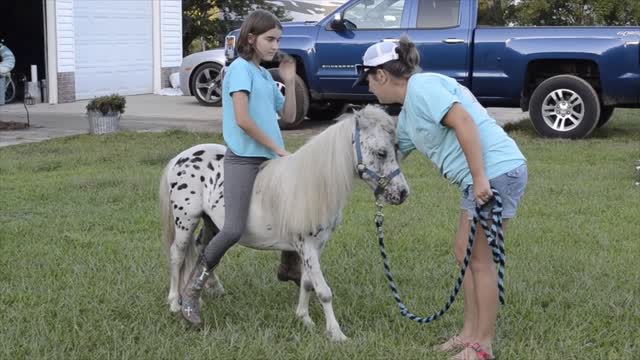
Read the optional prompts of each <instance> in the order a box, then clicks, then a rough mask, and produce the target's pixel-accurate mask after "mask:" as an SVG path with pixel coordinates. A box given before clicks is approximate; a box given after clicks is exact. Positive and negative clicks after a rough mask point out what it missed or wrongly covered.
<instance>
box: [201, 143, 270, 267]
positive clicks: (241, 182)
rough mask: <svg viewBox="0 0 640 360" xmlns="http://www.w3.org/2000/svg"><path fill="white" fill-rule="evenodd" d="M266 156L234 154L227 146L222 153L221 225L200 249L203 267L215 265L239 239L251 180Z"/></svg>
mask: <svg viewBox="0 0 640 360" xmlns="http://www.w3.org/2000/svg"><path fill="white" fill-rule="evenodd" d="M266 160H268V159H267V158H263V157H246V156H238V155H236V154H234V153H233V152H231V150H229V149H227V152H226V154H225V155H224V204H225V205H224V206H225V214H224V226H223V227H222V230H220V232H219V233H218V234H217V235H216V236H214V237H213V239H212V240H211V241H210V242H209V244H208V245H207V247H206V248H205V249H204V257H205V260H206V262H207V268H209V269H211V268H213V267H214V266H216V265H218V263H219V262H220V259H221V258H222V256H223V255H224V254H225V253H226V252H227V250H229V248H230V247H232V246H233V245H235V244H236V243H237V242H238V240H240V237H241V236H242V233H243V232H244V229H245V227H246V226H247V218H248V217H249V205H250V203H251V193H252V192H253V182H254V181H255V179H256V175H257V174H258V170H259V169H260V165H261V164H262V163H263V162H265V161H266Z"/></svg>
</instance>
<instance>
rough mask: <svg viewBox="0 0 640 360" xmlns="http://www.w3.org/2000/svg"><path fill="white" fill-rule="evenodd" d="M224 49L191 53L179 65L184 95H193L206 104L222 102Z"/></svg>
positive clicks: (212, 104)
mask: <svg viewBox="0 0 640 360" xmlns="http://www.w3.org/2000/svg"><path fill="white" fill-rule="evenodd" d="M225 61H226V59H225V57H224V49H222V48H220V49H213V50H207V51H202V52H198V53H195V54H191V55H189V56H187V57H185V58H184V59H182V65H180V89H181V90H182V93H183V94H184V95H186V96H195V97H196V99H198V102H200V104H202V105H206V106H220V105H221V104H222V97H221V94H222V69H223V68H224V65H225Z"/></svg>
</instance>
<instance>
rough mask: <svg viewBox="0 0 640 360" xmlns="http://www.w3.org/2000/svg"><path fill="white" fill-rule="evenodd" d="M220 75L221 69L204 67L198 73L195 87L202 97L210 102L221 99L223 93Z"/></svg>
mask: <svg viewBox="0 0 640 360" xmlns="http://www.w3.org/2000/svg"><path fill="white" fill-rule="evenodd" d="M220 75H221V73H220V71H218V70H216V69H213V68H207V69H204V70H203V71H201V72H200V74H198V77H197V78H196V85H195V89H196V92H197V93H198V97H199V98H200V99H203V100H204V101H206V102H208V103H214V102H217V101H220V98H221V93H222V91H221V89H220V83H221V79H220Z"/></svg>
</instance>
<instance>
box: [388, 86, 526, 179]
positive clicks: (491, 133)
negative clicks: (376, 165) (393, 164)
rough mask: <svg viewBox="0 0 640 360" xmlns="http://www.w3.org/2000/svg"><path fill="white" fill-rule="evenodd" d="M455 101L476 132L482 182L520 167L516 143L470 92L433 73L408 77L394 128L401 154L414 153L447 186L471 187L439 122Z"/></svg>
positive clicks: (449, 133)
mask: <svg viewBox="0 0 640 360" xmlns="http://www.w3.org/2000/svg"><path fill="white" fill-rule="evenodd" d="M455 103H459V104H460V105H462V107H464V109H465V110H466V111H467V112H468V113H469V114H470V115H471V118H472V119H473V121H474V122H475V124H476V126H477V128H478V134H479V136H480V145H481V147H482V158H483V161H484V171H485V174H486V176H487V178H489V179H493V178H494V177H496V176H499V175H502V174H504V173H506V172H508V171H510V170H513V169H515V168H516V167H518V166H520V165H522V164H524V163H525V161H526V160H525V157H524V156H523V155H522V153H521V152H520V149H518V146H517V145H516V143H515V142H514V141H513V139H511V138H510V137H509V136H508V135H507V133H505V132H504V130H503V129H502V128H501V127H500V126H499V125H498V124H496V121H495V120H494V119H493V118H491V116H490V115H489V114H488V113H487V110H486V109H485V108H484V107H482V105H480V104H479V103H478V100H477V99H476V98H475V96H473V94H472V93H471V91H469V89H467V88H466V87H464V86H462V85H460V84H458V82H457V81H456V80H455V79H452V78H450V77H447V76H444V75H440V74H435V73H421V74H416V75H413V76H411V78H410V79H409V83H408V84H407V94H406V97H405V101H404V105H403V109H402V111H401V112H400V115H399V120H398V126H397V134H398V143H399V146H400V151H401V152H402V153H403V154H404V155H406V154H408V153H409V152H411V151H412V150H414V149H417V150H418V151H420V152H421V153H423V154H425V155H426V156H427V157H428V158H429V159H430V160H431V161H432V162H433V163H434V164H435V166H436V167H437V168H438V170H439V171H440V174H442V176H444V177H445V178H446V179H447V180H449V181H450V182H451V183H454V184H457V185H458V186H460V188H461V189H463V190H464V189H465V188H466V187H467V186H469V185H471V184H472V183H473V181H472V178H471V171H470V170H469V165H468V164H467V159H466V158H465V156H464V152H463V151H462V147H461V146H460V143H459V142H458V138H457V137H456V134H455V130H453V129H452V128H449V127H446V126H445V125H443V124H442V123H441V122H442V120H443V118H444V116H445V115H446V114H447V112H448V111H449V109H450V108H451V106H453V104H455Z"/></svg>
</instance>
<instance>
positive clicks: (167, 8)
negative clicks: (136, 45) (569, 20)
mask: <svg viewBox="0 0 640 360" xmlns="http://www.w3.org/2000/svg"><path fill="white" fill-rule="evenodd" d="M160 42H161V49H160V56H161V57H162V59H161V67H162V70H161V76H160V82H161V88H166V87H170V86H171V85H170V84H169V76H170V75H171V74H172V73H174V72H178V71H179V69H180V64H181V63H182V1H181V0H162V1H161V2H160Z"/></svg>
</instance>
